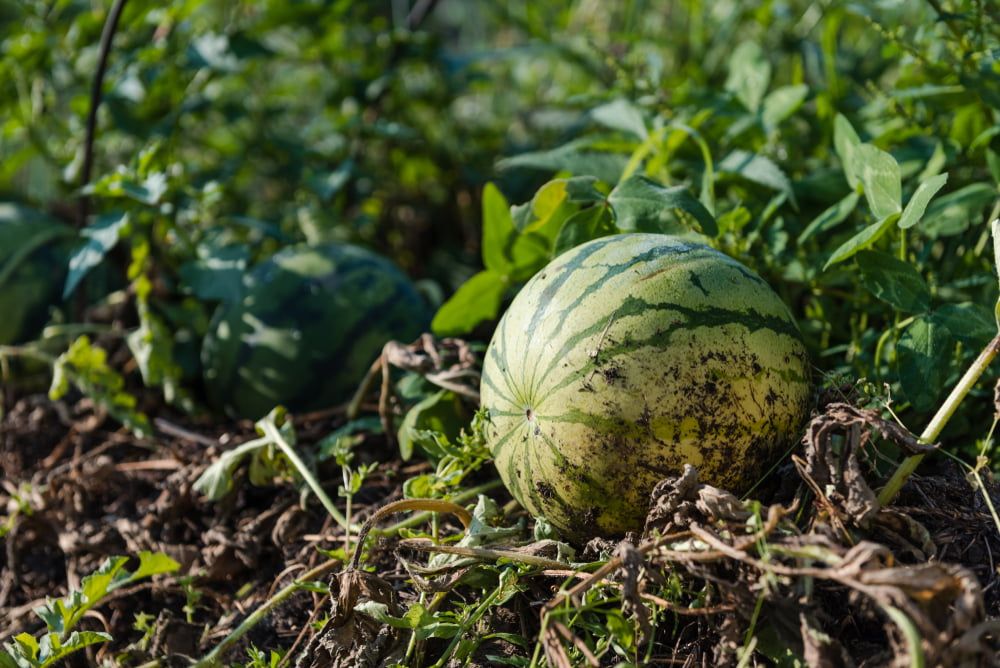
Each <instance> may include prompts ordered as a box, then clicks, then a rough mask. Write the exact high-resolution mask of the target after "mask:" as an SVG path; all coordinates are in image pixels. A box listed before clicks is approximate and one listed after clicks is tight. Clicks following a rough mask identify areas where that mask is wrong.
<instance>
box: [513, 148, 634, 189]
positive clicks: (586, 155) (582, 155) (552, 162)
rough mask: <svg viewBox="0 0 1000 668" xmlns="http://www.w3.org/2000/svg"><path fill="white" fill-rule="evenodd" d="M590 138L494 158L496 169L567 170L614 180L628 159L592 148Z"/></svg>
mask: <svg viewBox="0 0 1000 668" xmlns="http://www.w3.org/2000/svg"><path fill="white" fill-rule="evenodd" d="M595 143H596V142H595V141H594V140H592V139H576V140H573V141H571V142H569V143H567V144H563V145H562V146H559V147H557V148H554V149H551V150H548V151H532V152H528V153H521V154H519V155H516V156H513V157H510V158H504V159H503V160H499V161H497V169H500V170H509V169H516V168H520V169H535V170H540V171H546V172H562V171H567V172H569V173H570V174H574V175H577V176H595V177H597V178H598V179H600V180H601V181H604V182H605V183H617V181H618V178H619V177H620V176H621V173H622V170H624V169H625V165H626V163H627V162H628V158H627V157H625V156H623V155H620V154H618V153H609V152H607V151H603V150H597V149H595V148H593V146H594V145H595Z"/></svg>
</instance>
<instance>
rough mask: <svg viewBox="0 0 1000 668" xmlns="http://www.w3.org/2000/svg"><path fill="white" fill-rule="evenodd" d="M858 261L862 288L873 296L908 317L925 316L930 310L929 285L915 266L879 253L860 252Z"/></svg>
mask: <svg viewBox="0 0 1000 668" xmlns="http://www.w3.org/2000/svg"><path fill="white" fill-rule="evenodd" d="M856 258H857V262H858V267H860V268H861V284H862V285H864V286H865V288H867V289H868V290H869V291H870V292H871V293H872V294H873V295H875V296H876V297H878V298H879V299H881V300H882V301H884V302H888V303H889V304H891V305H892V306H893V307H895V308H896V309H898V310H900V311H905V312H907V313H922V312H924V311H926V310H927V309H928V308H930V305H931V292H930V289H928V287H927V282H926V281H924V278H923V276H921V275H920V273H919V272H918V271H917V270H916V269H914V268H913V267H912V266H911V265H909V264H908V263H906V262H903V261H902V260H899V259H897V258H895V257H893V256H892V255H887V254H885V253H879V252H876V251H868V250H865V251H860V252H858V254H857V256H856Z"/></svg>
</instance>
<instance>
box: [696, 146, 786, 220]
mask: <svg viewBox="0 0 1000 668" xmlns="http://www.w3.org/2000/svg"><path fill="white" fill-rule="evenodd" d="M716 169H717V171H719V172H720V173H723V174H732V175H734V176H738V177H740V178H744V179H746V180H747V181H752V182H754V183H757V184H760V185H762V186H764V187H765V188H770V189H771V190H777V191H779V192H782V193H784V194H785V196H787V197H788V200H789V201H790V202H792V205H793V206H796V207H797V206H798V203H797V202H796V200H795V193H794V192H793V191H792V183H791V181H789V180H788V177H787V176H786V175H785V173H784V172H783V171H781V168H780V167H778V165H776V164H775V163H774V161H773V160H771V159H770V158H768V157H765V156H763V155H758V154H755V153H750V152H749V151H742V150H736V151H733V152H732V153H730V154H729V155H727V156H726V157H725V158H723V159H722V160H721V161H720V162H719V164H718V165H716Z"/></svg>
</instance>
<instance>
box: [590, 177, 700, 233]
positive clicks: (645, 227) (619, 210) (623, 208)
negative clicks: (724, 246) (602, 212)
mask: <svg viewBox="0 0 1000 668" xmlns="http://www.w3.org/2000/svg"><path fill="white" fill-rule="evenodd" d="M608 203H609V204H611V208H612V210H613V211H614V214H615V223H616V224H617V226H618V229H619V230H621V231H622V232H637V231H640V232H667V233H670V232H676V231H678V230H677V228H676V227H675V226H671V224H670V223H671V220H672V219H673V212H674V211H675V210H678V209H679V210H681V211H684V212H686V213H688V214H690V215H691V216H692V217H694V219H695V220H697V221H698V223H699V224H700V225H701V231H702V232H703V233H704V234H706V235H708V236H710V237H714V236H717V235H718V234H719V228H718V225H716V222H715V218H714V217H713V216H712V214H710V213H709V212H708V209H706V208H705V206H704V205H703V204H702V203H701V202H699V201H698V200H697V199H695V197H694V196H693V195H691V193H689V192H688V191H687V189H686V188H684V187H683V186H674V187H672V188H664V187H663V186H661V185H660V184H658V183H655V182H653V181H651V180H649V179H647V178H646V177H645V176H632V177H629V178H628V179H626V180H625V181H622V182H621V183H619V184H618V185H617V186H616V187H615V189H614V190H612V191H611V194H610V195H608Z"/></svg>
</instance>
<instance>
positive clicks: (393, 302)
mask: <svg viewBox="0 0 1000 668" xmlns="http://www.w3.org/2000/svg"><path fill="white" fill-rule="evenodd" d="M429 322H430V311H429V309H428V307H427V305H426V303H425V302H424V300H423V299H422V297H421V296H420V294H419V293H418V292H417V290H416V288H415V287H414V286H413V284H412V283H411V282H410V280H409V279H408V278H407V277H406V276H405V275H404V274H403V273H402V272H401V271H400V270H399V269H397V268H396V267H395V266H394V265H393V264H392V263H391V262H389V261H388V260H386V259H385V258H382V257H380V256H378V255H376V254H374V253H372V252H370V251H367V250H365V249H362V248H358V247H356V246H351V245H348V244H337V243H332V244H326V245H320V246H314V247H302V246H295V247H290V248H287V249H285V250H282V251H281V252H279V253H277V254H275V255H274V256H273V257H271V258H270V259H269V260H267V261H265V262H263V263H261V264H260V265H258V266H257V267H255V268H254V270H253V271H252V272H250V273H249V274H248V275H247V276H246V277H245V278H244V286H243V294H242V298H241V299H240V300H238V301H236V302H234V303H228V304H222V305H221V306H220V307H219V308H218V310H217V311H216V313H215V315H214V317H213V319H212V322H211V325H210V327H209V331H208V333H207V335H206V337H205V340H204V342H203V345H202V367H203V371H204V380H205V390H206V394H207V396H208V399H209V402H210V403H211V404H212V405H214V406H215V407H216V408H220V409H222V410H224V411H226V412H227V413H229V414H230V415H233V416H235V417H244V418H250V419H257V418H259V417H261V416H263V415H265V414H266V413H267V412H268V411H270V410H271V409H272V408H274V407H275V406H276V405H279V404H280V405H282V406H285V407H286V408H288V409H290V410H293V411H308V410H313V409H318V408H323V407H327V406H331V405H334V404H337V403H340V402H343V401H346V400H347V399H349V398H350V396H351V394H352V393H353V391H354V390H355V389H356V388H357V386H358V384H359V383H360V382H361V380H362V378H363V377H364V375H365V373H366V372H367V370H368V368H369V367H370V366H371V363H372V362H373V361H374V360H375V358H376V357H377V356H378V355H379V353H380V352H381V350H382V346H383V345H384V344H385V343H386V342H387V341H389V340H391V339H401V340H404V341H409V340H411V339H414V338H416V337H417V336H419V335H420V333H421V332H423V331H425V329H426V327H427V325H428V323H429Z"/></svg>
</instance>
